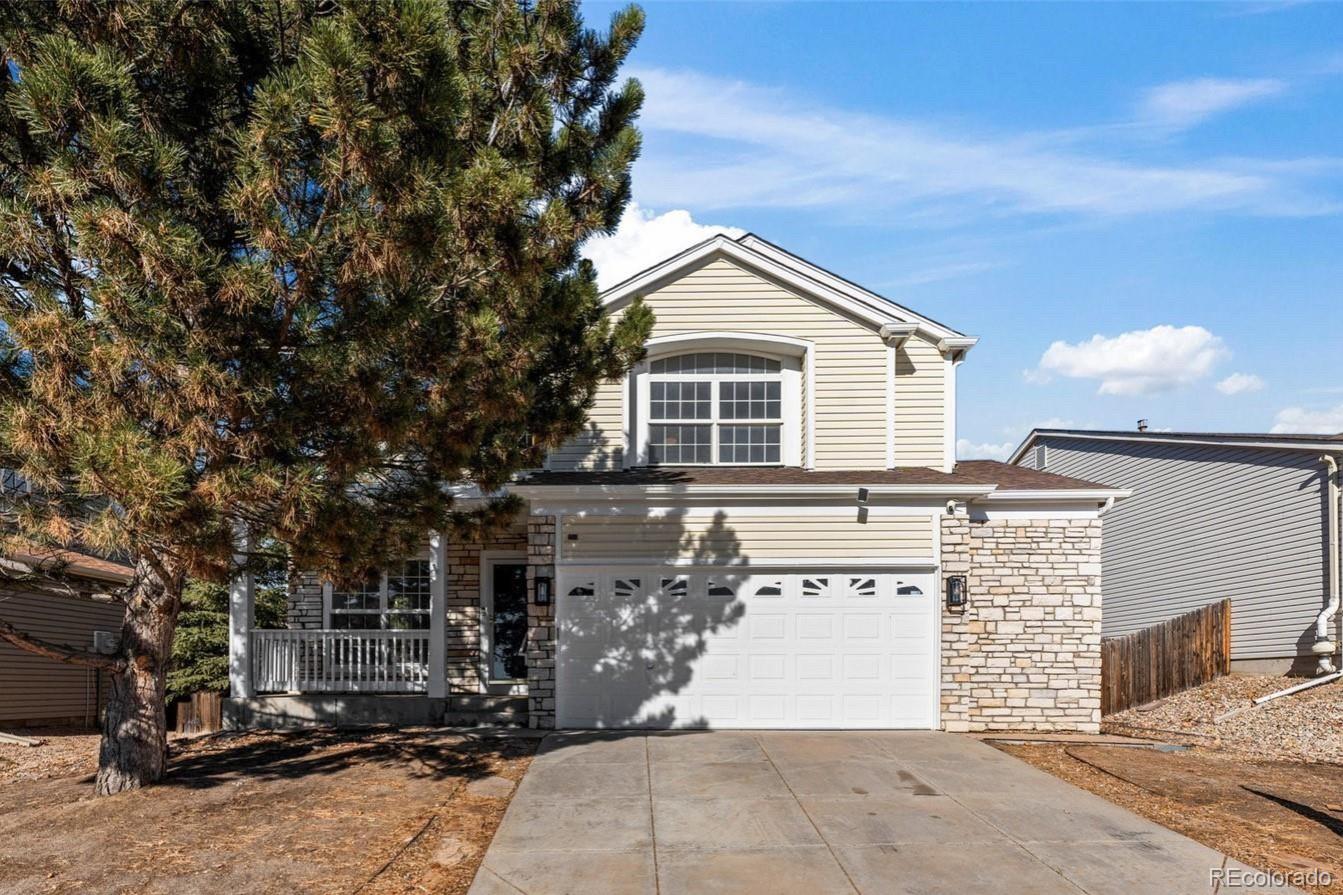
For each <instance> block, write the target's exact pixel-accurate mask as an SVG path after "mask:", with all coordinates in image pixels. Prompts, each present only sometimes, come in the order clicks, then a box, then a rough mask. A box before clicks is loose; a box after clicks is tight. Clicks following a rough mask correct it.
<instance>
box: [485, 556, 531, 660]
mask: <svg viewBox="0 0 1343 895" xmlns="http://www.w3.org/2000/svg"><path fill="white" fill-rule="evenodd" d="M490 571H491V574H490V575H489V578H490V581H489V596H488V599H489V601H490V602H489V607H488V610H489V617H488V619H487V621H486V624H487V625H488V631H487V640H488V643H487V648H488V653H489V654H488V655H487V656H486V662H487V666H488V674H489V677H490V682H491V683H503V682H511V681H521V680H525V679H526V677H527V658H526V656H525V655H524V652H525V650H526V647H527V565H526V563H521V562H495V563H492V564H491V568H490Z"/></svg>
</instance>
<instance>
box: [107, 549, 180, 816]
mask: <svg viewBox="0 0 1343 895" xmlns="http://www.w3.org/2000/svg"><path fill="white" fill-rule="evenodd" d="M182 584H183V582H182V578H181V576H174V577H173V579H172V580H168V581H165V580H164V579H163V577H162V576H161V575H159V574H157V573H156V572H155V571H154V570H153V568H152V567H151V566H150V564H148V563H146V562H144V561H143V560H142V561H141V562H140V563H139V564H138V565H137V567H136V584H135V585H134V587H133V588H132V590H131V592H130V594H129V595H128V597H127V601H126V617H125V620H124V621H123V622H122V625H121V647H120V652H121V655H122V657H123V658H124V659H125V660H126V667H125V668H124V669H123V670H122V671H119V672H116V673H114V674H113V675H112V680H111V687H110V689H109V692H108V698H107V709H106V714H105V716H104V719H103V737H102V743H101V745H100V746H99V749H98V778H97V782H96V784H95V789H96V792H97V793H98V795H111V794H113V793H118V792H125V791H126V790H128V789H139V788H140V787H142V786H146V785H149V784H152V783H156V782H157V781H158V780H160V779H161V778H162V777H163V772H164V770H165V768H166V766H167V759H168V724H167V717H166V710H165V705H164V683H165V678H166V676H167V671H168V660H169V659H170V658H171V656H172V643H173V631H174V629H175V628H176V627H177V613H178V610H179V609H180V607H181V605H182Z"/></svg>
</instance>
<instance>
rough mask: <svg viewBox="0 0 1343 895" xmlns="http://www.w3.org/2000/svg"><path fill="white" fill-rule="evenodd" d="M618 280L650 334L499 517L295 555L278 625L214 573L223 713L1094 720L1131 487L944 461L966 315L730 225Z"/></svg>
mask: <svg viewBox="0 0 1343 895" xmlns="http://www.w3.org/2000/svg"><path fill="white" fill-rule="evenodd" d="M635 296H642V297H643V298H644V300H645V301H646V302H647V303H648V304H649V305H650V306H651V307H652V309H653V311H654V313H655V314H656V317H657V323H656V327H655V329H654V332H653V335H652V337H651V338H650V339H649V342H648V346H647V347H648V352H647V356H646V358H645V359H644V360H643V361H641V362H640V363H639V364H638V365H637V366H636V367H635V368H634V369H632V370H631V371H630V373H629V375H628V376H626V377H625V378H624V379H622V380H621V381H619V382H610V383H607V384H606V385H605V386H603V387H602V389H601V391H600V394H599V395H598V396H597V400H596V403H595V406H594V407H593V409H592V411H591V414H590V419H589V421H588V426H587V428H586V430H585V431H584V432H583V433H582V435H581V436H580V437H578V438H575V439H574V440H573V441H572V442H571V443H569V444H567V445H565V446H564V447H563V448H561V449H559V450H557V451H555V452H554V453H553V454H552V455H551V456H550V457H549V460H548V462H547V464H546V468H545V469H544V470H542V471H537V472H535V473H532V474H529V475H526V476H524V477H520V478H519V480H518V481H517V482H516V483H515V484H513V485H512V486H511V488H510V490H511V491H512V492H513V493H515V494H517V495H519V496H521V497H522V498H523V499H525V501H526V503H527V509H526V511H525V513H523V514H522V515H521V516H520V517H519V518H518V520H517V523H516V525H515V527H514V529H513V530H512V531H511V532H509V533H507V534H505V535H502V536H499V537H496V538H494V539H492V540H490V541H489V542H487V543H464V542H458V541H454V540H451V539H448V538H444V537H439V536H437V535H432V534H430V535H427V539H426V546H425V550H424V552H423V554H422V555H420V556H418V557H410V558H408V559H407V560H406V561H405V562H404V563H402V564H398V565H397V566H396V567H395V568H392V569H389V570H387V571H386V572H385V573H383V574H382V575H380V576H377V577H376V578H375V579H373V580H370V581H368V582H367V583H366V584H365V585H364V586H362V587H360V588H358V589H356V590H353V591H342V590H337V589H334V588H333V587H332V585H330V584H329V583H324V582H322V581H319V580H317V579H316V578H315V577H312V576H308V577H306V578H303V579H302V580H301V581H300V583H299V585H298V586H297V587H296V588H295V590H294V592H293V595H292V600H291V607H290V628H289V629H288V630H283V631H253V630H250V624H249V623H250V614H249V611H248V602H249V597H248V587H247V583H246V582H239V583H238V585H237V586H236V587H235V600H234V606H235V611H234V619H233V623H234V624H233V628H234V630H233V636H232V645H233V646H232V648H233V671H234V673H233V696H234V699H232V700H231V701H230V702H229V704H228V709H227V711H228V712H229V715H230V717H231V718H232V723H234V724H237V725H247V724H264V723H295V722H297V721H302V720H305V719H306V720H315V721H319V722H331V721H336V722H340V721H347V722H355V721H386V722H396V721H404V722H410V721H415V722H420V723H424V722H442V721H445V720H446V721H448V722H460V721H463V720H467V719H468V718H471V717H478V718H480V719H482V720H489V721H498V720H505V719H514V720H521V718H522V717H523V716H525V718H526V722H527V723H528V724H530V725H531V726H533V727H541V728H548V727H575V728H589V727H703V726H710V727H721V728H943V729H947V730H982V729H993V728H999V729H1002V728H1031V729H1069V730H1083V731H1095V730H1096V729H1097V728H1098V725H1099V720H1100V717H1099V716H1100V699H1099V685H1100V652H1099V650H1100V631H1101V605H1100V573H1101V567H1100V562H1101V560H1100V556H1101V554H1100V543H1101V515H1102V513H1103V512H1104V510H1105V508H1106V507H1107V506H1108V505H1109V504H1110V503H1111V502H1112V501H1113V500H1114V499H1115V498H1118V497H1122V496H1124V493H1125V492H1122V491H1118V490H1115V489H1111V488H1106V487H1103V486H1099V485H1095V484H1091V483H1088V482H1085V481H1080V480H1077V479H1070V478H1065V477H1062V476H1058V475H1054V474H1050V473H1046V472H1037V471H1033V470H1028V469H1022V468H1019V467H1013V466H1008V465H1005V464H1001V463H993V462H986V461H974V462H961V463H957V462H956V460H955V455H954V450H955V443H956V376H957V370H958V368H959V367H960V365H961V364H962V363H963V362H964V361H965V359H966V356H967V354H968V353H969V352H970V350H971V348H973V347H974V345H975V343H976V341H977V340H976V339H975V338H973V337H970V336H966V335H964V334H962V333H960V332H957V331H956V330H953V329H951V328H949V327H947V326H945V325H943V324H941V323H938V322H936V321H934V320H932V319H930V318H928V317H924V316H922V315H920V314H917V313H915V312H913V311H911V310H909V309H907V308H904V307H901V306H899V305H897V304H894V303H892V302H890V301H888V300H886V299H884V298H882V297H880V296H878V295H875V294H873V293H871V292H869V291H867V290H866V289H863V288H862V287H860V286H857V285H855V284H853V283H851V282H849V281H847V280H844V279H842V278H841V277H838V276H836V275H834V274H832V273H830V272H828V271H825V270H822V269H821V268H818V267H816V266H815V265H813V264H810V263H808V262H807V261H804V260H803V259H801V258H798V257H796V256H794V255H792V254H790V253H788V252H787V251H785V250H783V249H781V248H779V247H778V246H775V245H772V244H770V243H768V242H766V241H764V240H762V239H760V238H758V237H755V236H749V235H748V236H744V237H742V238H740V239H735V240H734V239H730V238H728V237H725V236H719V237H714V238H712V239H709V240H707V241H705V242H703V243H701V244H699V245H697V246H695V247H693V248H691V249H688V250H686V251H684V252H681V253H680V254H678V255H675V256H674V257H671V258H668V259H666V260H665V261H663V262H661V263H659V264H657V265H656V266H654V267H651V268H649V269H647V270H645V271H644V272H642V273H640V274H638V275H637V276H634V277H632V278H630V279H629V280H627V281H625V282H624V283H621V284H620V285H618V286H616V287H614V288H612V289H610V290H608V291H607V292H606V293H604V296H603V300H604V301H605V303H606V305H607V307H608V309H609V311H610V313H611V314H613V315H619V314H621V313H622V312H623V310H624V308H625V307H627V305H628V303H629V302H630V301H631V300H632V299H633V298H634V297H635ZM462 494H463V498H462V499H464V500H470V499H472V495H471V492H470V490H469V489H463V491H462ZM388 694H392V695H388Z"/></svg>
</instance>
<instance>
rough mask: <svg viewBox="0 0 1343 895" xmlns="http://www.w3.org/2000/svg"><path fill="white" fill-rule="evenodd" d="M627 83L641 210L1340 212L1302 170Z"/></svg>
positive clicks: (746, 93)
mask: <svg viewBox="0 0 1343 895" xmlns="http://www.w3.org/2000/svg"><path fill="white" fill-rule="evenodd" d="M635 74H637V76H638V77H639V78H640V80H641V81H642V82H643V84H644V87H645V89H646V90H647V100H646V102H645V105H644V110H643V113H642V115H641V117H640V122H639V123H640V126H641V127H642V128H643V129H644V131H645V132H646V134H647V135H648V139H647V140H646V143H645V148H646V151H645V156H644V158H643V159H641V160H640V162H639V163H638V167H637V169H636V174H635V183H636V188H637V189H638V191H639V196H640V199H641V200H642V201H644V202H646V203H649V204H654V205H659V206H662V207H674V206H681V205H689V206H690V207H693V208H696V209H713V208H736V207H791V208H815V207H833V208H836V209H842V210H843V211H844V212H845V213H847V214H866V215H870V214H874V213H875V214H885V215H887V216H890V215H895V214H898V215H902V216H904V217H907V218H918V219H919V220H921V221H933V222H937V221H938V220H941V219H944V218H945V219H952V220H971V219H983V218H984V217H985V216H991V215H1003V214H1013V213H1015V214H1020V213H1041V212H1044V213H1058V212H1066V213H1074V214H1091V215H1124V214H1139V213H1148V212H1162V211H1175V210H1187V209H1203V210H1207V209H1221V210H1235V211H1241V212H1249V213H1261V214H1320V213H1324V212H1327V211H1330V210H1332V209H1334V208H1335V207H1337V203H1335V202H1334V201H1332V200H1331V199H1330V198H1329V197H1328V196H1327V195H1324V194H1323V193H1321V192H1320V191H1319V190H1315V191H1314V192H1308V191H1306V190H1303V189H1299V188H1297V186H1296V184H1297V182H1304V181H1305V180H1306V179H1307V178H1309V177H1311V176H1312V175H1311V174H1309V173H1308V172H1304V171H1298V170H1294V169H1291V168H1288V169H1280V168H1275V167H1265V166H1264V165H1263V164H1262V163H1260V162H1258V161H1255V160H1252V159H1236V160H1218V161H1215V162H1208V163H1203V164H1191V165H1186V166H1172V165H1165V164H1156V165H1143V164H1140V163H1135V162H1131V161H1127V160H1122V159H1119V158H1116V157H1111V156H1110V155H1109V154H1108V153H1110V152H1111V150H1109V149H1105V148H1102V149H1096V150H1092V151H1090V152H1088V151H1085V150H1082V149H1075V150H1072V151H1069V150H1066V149H1062V148H1060V140H1059V139H1058V138H1057V136H1056V135H1054V134H1006V135H1004V134H997V135H973V134H964V133H956V132H953V131H952V130H951V129H949V128H947V127H946V126H943V125H940V124H934V123H929V122H921V121H916V120H907V119H899V118H889V117H882V116H876V115H867V114H860V113H856V112H851V111H848V110H844V109H839V108H834V107H828V106H823V105H816V104H811V103H807V102H805V101H802V100H799V99H797V98H796V97H794V96H791V95H789V94H788V93H786V92H784V91H782V90H777V89H771V88H766V87H761V86H758V85H755V84H751V83H747V82H742V81H732V80H724V79H719V78H713V77H709V76H705V75H701V74H698V73H695V72H687V71H668V70H665V69H642V70H639V71H636V72H635ZM1099 145H1101V146H1104V145H1105V144H1099Z"/></svg>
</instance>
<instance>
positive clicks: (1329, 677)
mask: <svg viewBox="0 0 1343 895" xmlns="http://www.w3.org/2000/svg"><path fill="white" fill-rule="evenodd" d="M1341 677H1343V671H1335V672H1334V673H1333V674H1326V675H1325V676H1324V677H1313V678H1311V679H1310V680H1308V681H1306V682H1305V683H1304V684H1297V685H1296V686H1294V687H1288V688H1287V689H1285V690H1278V691H1276V692H1274V693H1270V694H1268V695H1267V696H1260V697H1259V698H1258V699H1256V700H1255V701H1254V704H1255V705H1263V704H1264V703H1266V702H1269V701H1271V700H1274V699H1277V698H1278V697H1279V696H1291V695H1292V694H1293V693H1300V692H1301V691H1302V690H1309V689H1310V688H1311V687H1318V686H1319V685H1320V684H1327V683H1329V682H1330V681H1336V680H1338V679H1339V678H1341ZM1228 714H1229V713H1228ZM1224 717H1225V716H1224Z"/></svg>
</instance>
